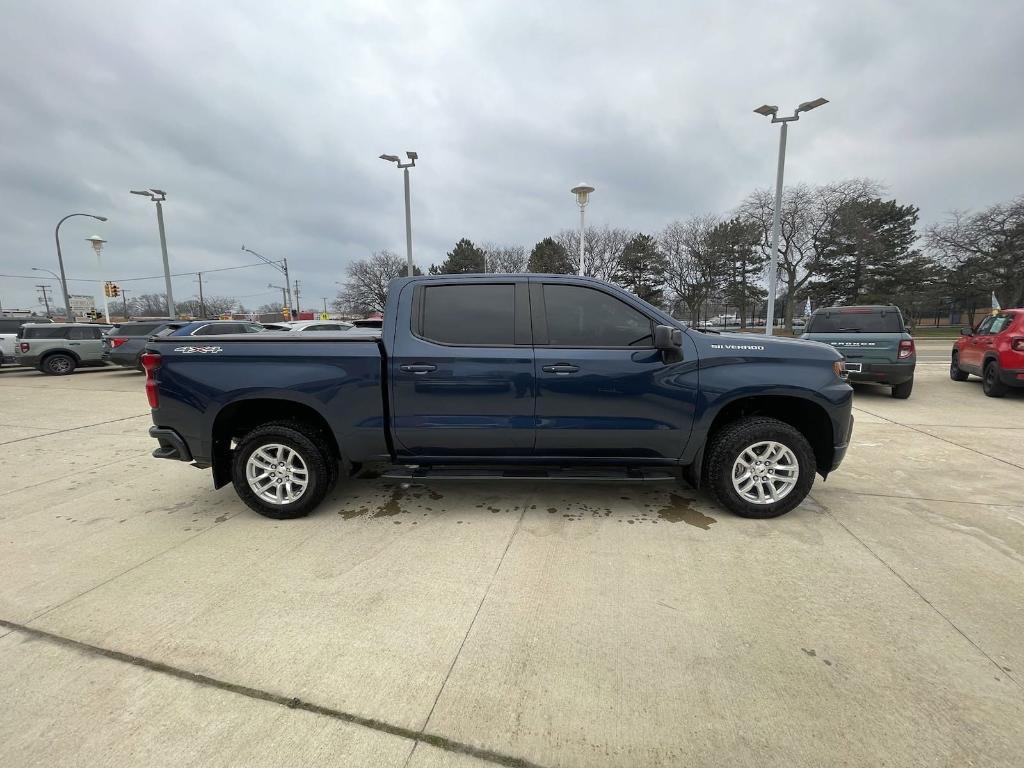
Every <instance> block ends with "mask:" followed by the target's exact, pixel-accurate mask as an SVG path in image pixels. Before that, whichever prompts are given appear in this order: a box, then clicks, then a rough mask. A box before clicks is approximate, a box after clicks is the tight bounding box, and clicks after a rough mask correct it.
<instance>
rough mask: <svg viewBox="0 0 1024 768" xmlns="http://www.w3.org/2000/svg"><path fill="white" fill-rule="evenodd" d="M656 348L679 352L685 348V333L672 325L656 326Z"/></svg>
mask: <svg viewBox="0 0 1024 768" xmlns="http://www.w3.org/2000/svg"><path fill="white" fill-rule="evenodd" d="M654 346H655V347H656V348H657V349H662V350H678V349H679V348H680V347H682V346H683V332H682V331H681V330H679V329H678V328H673V327H672V326H671V325H656V326H654Z"/></svg>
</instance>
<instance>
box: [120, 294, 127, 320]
mask: <svg viewBox="0 0 1024 768" xmlns="http://www.w3.org/2000/svg"><path fill="white" fill-rule="evenodd" d="M121 301H122V303H123V304H124V319H125V320H127V319H128V291H126V290H125V289H124V288H122V289H121Z"/></svg>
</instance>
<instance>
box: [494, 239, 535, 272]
mask: <svg viewBox="0 0 1024 768" xmlns="http://www.w3.org/2000/svg"><path fill="white" fill-rule="evenodd" d="M484 254H485V255H486V257H487V271H488V272H497V273H500V274H509V275H510V274H515V273H516V272H525V271H526V248H524V247H523V246H521V245H495V244H494V243H485V244H484Z"/></svg>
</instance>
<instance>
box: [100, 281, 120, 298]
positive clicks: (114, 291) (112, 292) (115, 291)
mask: <svg viewBox="0 0 1024 768" xmlns="http://www.w3.org/2000/svg"><path fill="white" fill-rule="evenodd" d="M103 295H104V296H106V297H107V298H108V299H116V298H117V297H118V296H120V295H121V286H119V285H118V284H117V283H111V282H109V281H108V282H106V283H104V284H103Z"/></svg>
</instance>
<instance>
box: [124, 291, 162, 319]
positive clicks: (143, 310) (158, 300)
mask: <svg viewBox="0 0 1024 768" xmlns="http://www.w3.org/2000/svg"><path fill="white" fill-rule="evenodd" d="M128 305H129V306H130V307H131V311H132V315H134V316H135V317H140V316H141V317H167V297H166V296H165V295H164V294H162V293H140V294H139V295H138V296H133V297H132V298H131V299H129V300H128Z"/></svg>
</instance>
